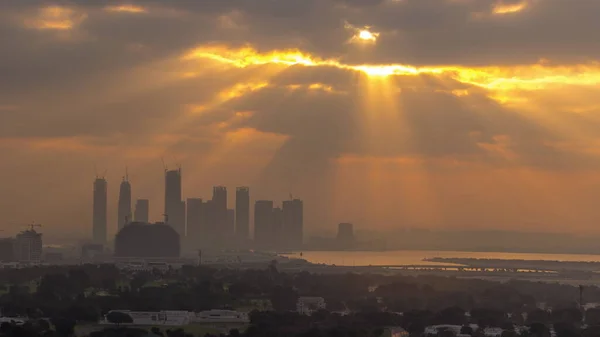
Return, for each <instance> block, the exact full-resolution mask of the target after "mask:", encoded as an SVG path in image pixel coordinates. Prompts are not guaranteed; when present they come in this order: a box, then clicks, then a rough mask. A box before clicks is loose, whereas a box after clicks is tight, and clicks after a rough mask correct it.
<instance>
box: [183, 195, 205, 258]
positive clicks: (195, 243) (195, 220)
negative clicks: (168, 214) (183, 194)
mask: <svg viewBox="0 0 600 337" xmlns="http://www.w3.org/2000/svg"><path fill="white" fill-rule="evenodd" d="M203 206H204V203H203V202H202V199H199V198H188V199H187V210H186V214H187V216H186V228H187V244H188V245H189V247H190V248H192V249H196V248H200V244H201V242H202V228H203V223H202V222H203V221H202V220H203V217H204V215H203V214H202V213H203V208H204V207H203Z"/></svg>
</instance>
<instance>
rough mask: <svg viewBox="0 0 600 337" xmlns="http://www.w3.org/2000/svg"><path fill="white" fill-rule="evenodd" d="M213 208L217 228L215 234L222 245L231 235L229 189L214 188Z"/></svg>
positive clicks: (222, 187)
mask: <svg viewBox="0 0 600 337" xmlns="http://www.w3.org/2000/svg"><path fill="white" fill-rule="evenodd" d="M212 207H213V212H214V213H213V216H214V221H215V227H216V232H215V233H214V234H215V235H216V240H217V241H218V243H221V244H222V243H224V242H225V237H227V236H228V235H229V234H230V233H229V231H228V230H227V187H225V186H215V187H213V197H212Z"/></svg>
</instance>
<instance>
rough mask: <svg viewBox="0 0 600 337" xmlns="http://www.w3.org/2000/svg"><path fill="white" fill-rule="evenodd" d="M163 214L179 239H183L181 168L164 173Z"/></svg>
mask: <svg viewBox="0 0 600 337" xmlns="http://www.w3.org/2000/svg"><path fill="white" fill-rule="evenodd" d="M165 214H166V215H167V217H168V221H169V225H170V226H172V227H173V228H174V229H175V231H177V234H179V236H180V238H181V239H182V240H183V238H184V237H185V202H184V201H182V200H181V168H179V169H177V170H170V171H169V170H167V171H165Z"/></svg>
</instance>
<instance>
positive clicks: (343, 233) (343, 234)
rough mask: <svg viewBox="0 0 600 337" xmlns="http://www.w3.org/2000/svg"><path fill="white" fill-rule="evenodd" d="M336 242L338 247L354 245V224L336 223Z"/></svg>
mask: <svg viewBox="0 0 600 337" xmlns="http://www.w3.org/2000/svg"><path fill="white" fill-rule="evenodd" d="M337 243H338V245H339V247H340V248H351V247H352V246H353V245H354V225H352V224H351V223H340V224H338V232H337Z"/></svg>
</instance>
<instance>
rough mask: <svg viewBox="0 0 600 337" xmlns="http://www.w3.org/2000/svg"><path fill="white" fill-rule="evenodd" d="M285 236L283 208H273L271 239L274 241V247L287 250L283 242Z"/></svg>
mask: <svg viewBox="0 0 600 337" xmlns="http://www.w3.org/2000/svg"><path fill="white" fill-rule="evenodd" d="M282 236H283V210H282V209H281V207H275V208H273V224H272V228H271V237H272V241H273V247H275V248H285V244H284V242H282Z"/></svg>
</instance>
